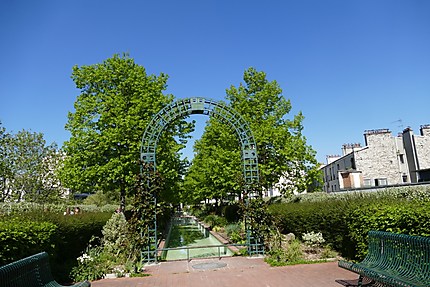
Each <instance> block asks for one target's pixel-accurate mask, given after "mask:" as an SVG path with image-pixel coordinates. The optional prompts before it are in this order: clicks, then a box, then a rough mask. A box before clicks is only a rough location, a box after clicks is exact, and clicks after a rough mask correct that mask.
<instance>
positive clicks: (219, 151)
mask: <svg viewBox="0 0 430 287" xmlns="http://www.w3.org/2000/svg"><path fill="white" fill-rule="evenodd" d="M243 79H244V83H241V84H240V85H239V86H238V87H235V86H231V87H230V88H229V89H227V90H226V98H227V100H228V101H229V105H230V106H231V107H232V108H233V109H235V110H236V111H237V112H238V113H239V114H240V115H242V117H243V118H244V119H245V120H246V121H247V122H248V123H249V126H250V128H251V130H252V132H253V134H254V137H255V141H256V144H257V152H258V163H259V172H260V183H261V185H262V186H263V187H265V188H266V190H267V189H270V188H272V187H273V186H275V185H276V186H277V187H278V188H280V190H281V192H282V193H284V194H288V193H291V192H293V191H298V192H300V191H304V190H310V189H311V188H312V186H313V184H315V181H317V180H318V179H319V176H318V170H317V168H316V163H317V161H316V158H315V152H314V151H313V150H312V148H311V147H310V146H308V145H307V144H306V138H305V137H304V136H303V134H302V131H303V124H302V122H303V115H302V114H301V113H298V114H297V115H296V116H293V117H292V119H289V113H290V112H291V103H290V101H289V100H287V99H285V98H284V96H283V95H282V89H281V88H280V86H279V85H278V83H277V82H276V81H268V80H267V78H266V74H265V73H264V72H259V71H257V70H255V69H254V68H249V69H247V70H246V71H245V73H244V77H243ZM220 139H221V140H220ZM234 143H236V144H234ZM195 152H196V153H197V155H196V157H195V159H194V160H193V166H192V167H191V168H190V170H189V173H188V175H187V178H186V179H185V183H186V184H185V188H188V190H191V191H194V192H195V193H197V194H198V195H200V196H209V197H210V198H215V197H216V196H217V197H220V196H225V190H226V189H228V188H230V190H232V191H234V192H236V194H237V192H238V190H240V184H241V183H243V181H242V182H241V181H240V180H238V176H237V175H238V174H240V173H241V172H242V166H241V165H240V150H239V146H238V145H237V138H236V135H235V134H234V132H231V131H230V130H229V129H228V128H227V127H226V126H225V125H223V124H221V123H216V122H215V121H213V120H211V121H210V122H209V125H208V127H207V128H206V129H205V133H204V134H203V136H202V139H201V140H199V141H197V142H196V144H195ZM207 178H210V179H211V181H208V180H207ZM281 178H283V179H284V180H283V181H282V180H281ZM198 180H200V183H199V189H198V190H195V189H194V190H193V189H192V188H191V187H190V186H191V184H190V183H191V182H197V181H198ZM202 180H203V181H202ZM215 182H216V183H218V185H215V184H214V183H215ZM187 183H188V184H187ZM238 185H239V187H238ZM208 190H210V191H212V192H209V193H208V192H207V191H208ZM203 191H206V194H204V192H203ZM194 198H199V196H196V195H194Z"/></svg>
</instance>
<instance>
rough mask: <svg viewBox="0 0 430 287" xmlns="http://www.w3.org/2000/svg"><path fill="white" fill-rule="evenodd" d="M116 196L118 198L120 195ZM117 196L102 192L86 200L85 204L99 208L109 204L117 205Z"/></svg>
mask: <svg viewBox="0 0 430 287" xmlns="http://www.w3.org/2000/svg"><path fill="white" fill-rule="evenodd" d="M115 195H116V197H117V196H118V194H115ZM115 195H114V196H113V195H112V194H109V193H107V192H103V191H102V190H100V191H97V192H96V193H94V194H91V195H90V196H88V197H87V198H85V199H84V202H83V203H84V204H85V205H95V206H97V207H102V206H105V205H107V204H115V203H116V202H118V200H116V198H115ZM117 205H118V204H117Z"/></svg>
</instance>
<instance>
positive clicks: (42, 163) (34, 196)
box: [0, 128, 64, 202]
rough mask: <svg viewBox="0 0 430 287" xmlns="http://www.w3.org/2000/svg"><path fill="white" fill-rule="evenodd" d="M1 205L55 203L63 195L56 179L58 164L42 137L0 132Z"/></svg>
mask: <svg viewBox="0 0 430 287" xmlns="http://www.w3.org/2000/svg"><path fill="white" fill-rule="evenodd" d="M0 134H1V135H0V153H1V156H2V159H1V161H0V173H1V174H0V179H1V191H2V193H1V198H0V200H1V201H12V200H14V201H22V200H26V201H33V202H49V201H55V200H57V199H58V198H59V196H60V195H61V193H63V192H64V190H63V189H62V187H61V185H60V182H59V180H58V177H57V173H56V172H57V167H58V165H59V164H60V159H59V154H58V150H57V146H56V144H55V143H53V144H50V145H47V144H46V141H45V140H44V138H43V134H42V133H36V132H29V131H25V130H22V131H20V132H18V133H16V134H9V133H6V132H5V129H4V128H2V129H1V130H0Z"/></svg>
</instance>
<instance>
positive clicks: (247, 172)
mask: <svg viewBox="0 0 430 287" xmlns="http://www.w3.org/2000/svg"><path fill="white" fill-rule="evenodd" d="M192 114H204V115H208V116H210V117H213V118H215V119H218V120H220V121H221V122H224V123H226V124H228V125H229V126H230V127H231V128H232V129H233V130H234V131H235V132H236V135H237V137H238V139H239V142H240V145H241V150H242V152H241V156H242V165H243V176H244V179H245V184H246V187H245V192H249V190H248V187H249V186H251V185H252V184H256V183H258V182H259V173H258V159H257V145H256V144H255V140H254V136H253V134H252V132H251V129H250V128H249V126H248V123H247V122H246V121H245V120H244V119H243V118H242V117H241V116H240V115H239V114H238V113H237V112H236V111H235V110H233V109H231V108H229V107H228V106H226V105H225V104H223V103H221V102H216V101H213V100H210V99H205V98H200V97H195V98H185V99H181V100H177V101H176V102H173V103H171V104H169V105H167V106H166V107H164V108H163V109H161V110H160V111H159V112H158V113H157V114H156V115H155V116H154V117H153V118H152V119H151V121H150V122H149V124H148V126H147V127H146V129H145V132H144V134H143V136H142V144H141V148H140V160H141V162H143V163H146V164H148V165H150V166H152V167H153V169H154V170H156V168H157V164H156V150H157V143H158V139H159V137H160V135H161V133H162V132H163V130H164V129H165V128H166V127H167V126H168V125H169V124H171V123H172V122H173V121H175V120H176V119H179V118H184V117H186V116H189V115H192ZM141 172H143V170H141ZM248 196H251V197H255V196H258V195H257V194H252V195H251V194H248ZM153 201H154V202H153V205H154V206H156V205H157V198H156V197H155V196H154V198H153ZM247 204H248V201H247ZM245 226H246V233H247V245H248V252H249V254H264V244H263V243H262V241H261V240H260V238H259V237H258V236H255V235H254V231H253V230H251V228H250V226H249V225H248V224H247V223H246V220H245ZM146 235H147V237H148V244H147V249H146V250H143V251H142V260H143V261H145V262H146V263H154V262H157V215H156V213H155V214H154V215H153V225H152V226H149V227H148V230H147V234H146Z"/></svg>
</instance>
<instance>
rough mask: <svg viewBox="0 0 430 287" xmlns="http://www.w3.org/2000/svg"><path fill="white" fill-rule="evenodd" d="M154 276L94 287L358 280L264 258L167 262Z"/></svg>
mask: <svg viewBox="0 0 430 287" xmlns="http://www.w3.org/2000/svg"><path fill="white" fill-rule="evenodd" d="M146 272H147V273H148V274H150V275H151V276H147V277H140V278H118V279H103V280H98V281H94V282H92V283H91V286H94V287H111V286H112V287H114V286H115V287H116V286H118V287H119V286H123V287H135V286H136V287H137V286H139V287H145V286H148V287H149V286H150V287H185V286H187V287H200V286H202V287H231V286H233V287H245V286H246V287H251V286H262V287H278V286H279V287H281V286H282V287H293V286H294V287H302V286H303V287H305V286H306V287H313V286H315V287H316V286H318V287H328V286H330V287H335V286H337V287H342V285H339V284H338V283H336V282H335V280H336V279H347V280H351V279H356V278H357V277H358V276H356V275H355V274H354V273H351V272H348V271H347V270H344V269H342V268H339V267H338V266H337V262H329V263H319V264H303V265H294V266H285V267H270V266H269V265H268V264H266V263H265V262H264V261H263V259H262V258H246V257H229V258H222V259H221V260H219V259H201V260H197V259H193V260H192V261H190V262H187V261H176V262H163V263H161V264H158V265H153V266H149V267H147V268H146Z"/></svg>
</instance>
